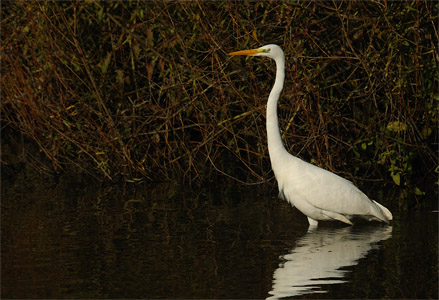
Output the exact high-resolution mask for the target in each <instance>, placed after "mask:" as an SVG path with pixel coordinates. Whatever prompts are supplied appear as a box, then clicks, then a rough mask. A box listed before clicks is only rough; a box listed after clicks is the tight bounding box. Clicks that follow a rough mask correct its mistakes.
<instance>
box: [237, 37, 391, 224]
mask: <svg viewBox="0 0 439 300" xmlns="http://www.w3.org/2000/svg"><path fill="white" fill-rule="evenodd" d="M229 55H252V56H267V57H269V58H272V59H274V60H275V62H276V79H275V83H274V86H273V88H272V90H271V92H270V96H269V97H268V102H267V139H268V141H267V142H268V152H269V155H270V161H271V166H272V168H273V172H274V174H275V176H276V180H277V183H278V186H279V195H280V197H281V198H284V199H285V200H287V201H288V202H289V203H291V205H293V206H295V207H296V208H297V209H298V210H300V211H301V212H302V213H303V214H305V215H306V216H307V217H308V221H309V224H310V225H311V226H317V224H318V221H320V220H339V221H341V222H344V223H347V224H350V225H352V222H351V219H352V218H353V217H362V218H365V219H367V220H379V221H382V222H386V223H389V221H390V220H392V213H391V212H390V211H389V210H388V209H387V208H385V207H384V206H382V205H381V204H379V203H378V202H376V201H374V200H371V199H369V198H368V197H367V196H366V195H365V194H364V193H363V192H362V191H360V190H359V189H358V188H357V187H356V186H354V185H353V184H352V182H350V181H348V180H346V179H344V178H342V177H340V176H338V175H336V174H334V173H331V172H329V171H327V170H324V169H322V168H319V167H317V166H315V165H312V164H309V163H307V162H305V161H303V160H301V159H300V158H298V157H295V156H293V155H291V154H289V153H288V152H287V150H286V149H285V146H284V145H283V142H282V138H281V135H280V131H279V125H278V117H277V102H278V100H279V96H280V93H281V91H282V88H283V84H284V79H285V56H284V53H283V51H282V49H281V48H280V47H279V46H277V45H273V44H271V45H266V46H263V47H261V48H258V49H252V50H243V51H237V52H232V53H230V54H229Z"/></svg>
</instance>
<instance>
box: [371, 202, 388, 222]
mask: <svg viewBox="0 0 439 300" xmlns="http://www.w3.org/2000/svg"><path fill="white" fill-rule="evenodd" d="M372 201H373V203H375V204H376V206H378V208H379V209H380V210H381V213H382V214H383V215H384V216H385V217H386V219H387V220H388V221H391V220H393V216H392V213H391V212H390V210H388V209H387V208H385V207H384V206H383V205H381V204H379V203H378V202H376V201H375V200H372ZM383 221H384V220H383Z"/></svg>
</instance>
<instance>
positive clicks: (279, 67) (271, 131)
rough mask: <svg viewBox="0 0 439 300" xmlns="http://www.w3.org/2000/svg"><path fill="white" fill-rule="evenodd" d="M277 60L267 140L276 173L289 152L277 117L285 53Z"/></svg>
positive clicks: (270, 100) (269, 110) (269, 100)
mask: <svg viewBox="0 0 439 300" xmlns="http://www.w3.org/2000/svg"><path fill="white" fill-rule="evenodd" d="M275 61H276V80H275V82H274V86H273V89H272V90H271V92H270V96H269V97H268V102H267V140H268V153H269V155H270V161H271V166H272V168H273V171H274V172H275V173H276V171H277V170H279V169H280V168H281V167H282V166H281V163H282V160H281V159H280V158H281V157H283V156H284V155H286V154H288V152H287V150H286V149H285V146H284V144H283V142H282V138H281V135H280V131H279V122H278V117H277V102H278V100H279V96H280V93H281V91H282V88H283V85H284V79H285V57H284V56H283V55H282V56H279V57H277V58H276V59H275Z"/></svg>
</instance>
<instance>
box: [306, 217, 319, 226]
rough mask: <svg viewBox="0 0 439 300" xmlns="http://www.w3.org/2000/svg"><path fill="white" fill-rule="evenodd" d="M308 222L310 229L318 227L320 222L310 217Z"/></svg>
mask: <svg viewBox="0 0 439 300" xmlns="http://www.w3.org/2000/svg"><path fill="white" fill-rule="evenodd" d="M308 222H309V227H317V225H318V224H319V222H317V221H316V220H314V219H311V218H310V217H308Z"/></svg>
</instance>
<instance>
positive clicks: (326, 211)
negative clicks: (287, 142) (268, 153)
mask: <svg viewBox="0 0 439 300" xmlns="http://www.w3.org/2000/svg"><path fill="white" fill-rule="evenodd" d="M286 160H287V162H286ZM284 162H285V163H284V164H283V165H278V166H277V168H276V170H275V169H273V170H274V172H275V174H276V179H277V181H278V184H279V190H280V192H281V194H283V195H284V197H285V198H286V200H287V201H289V202H290V203H291V204H292V205H293V206H295V207H297V209H299V210H300V211H301V212H302V213H304V214H305V215H306V216H308V217H310V218H311V219H313V220H316V221H318V220H331V219H336V220H340V221H343V222H345V219H344V218H342V217H340V215H341V216H344V217H345V218H346V219H347V220H350V219H351V218H352V217H356V216H359V217H364V218H366V219H376V220H380V221H383V222H387V223H388V222H389V221H390V220H391V219H392V214H391V213H390V211H389V210H388V209H386V208H385V207H384V206H382V205H380V204H378V203H377V202H375V201H373V200H370V199H369V198H368V197H367V196H366V195H365V194H364V193H363V192H361V191H360V190H359V189H358V188H357V187H356V186H354V185H353V184H352V182H350V181H348V180H346V179H344V178H342V177H340V176H338V175H336V174H334V173H331V172H329V171H327V170H324V169H322V168H319V167H317V166H314V165H312V164H309V163H307V162H304V161H303V160H301V159H299V158H297V157H294V156H291V155H289V158H288V159H286V158H284Z"/></svg>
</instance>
